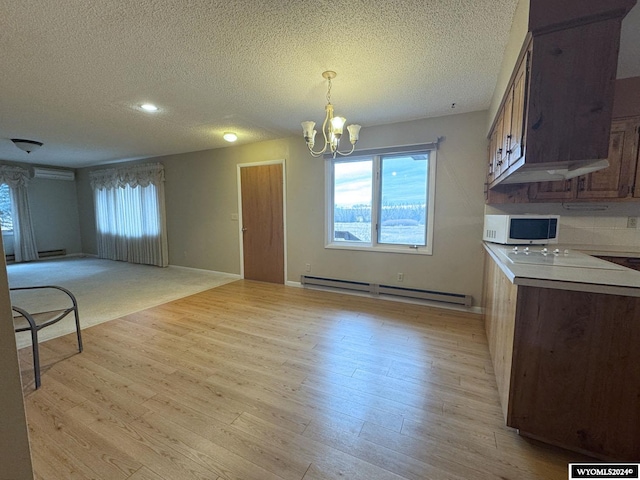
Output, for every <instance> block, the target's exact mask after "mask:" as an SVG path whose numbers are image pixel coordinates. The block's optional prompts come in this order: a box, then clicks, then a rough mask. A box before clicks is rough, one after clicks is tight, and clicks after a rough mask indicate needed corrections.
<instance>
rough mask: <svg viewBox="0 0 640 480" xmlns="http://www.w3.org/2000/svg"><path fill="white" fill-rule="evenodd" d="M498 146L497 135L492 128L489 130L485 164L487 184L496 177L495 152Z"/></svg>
mask: <svg viewBox="0 0 640 480" xmlns="http://www.w3.org/2000/svg"><path fill="white" fill-rule="evenodd" d="M497 148H498V135H497V132H496V131H495V130H494V131H493V132H491V136H490V137H489V155H488V157H489V159H488V164H487V184H489V185H491V182H493V181H494V180H495V179H496V163H497V160H496V152H497Z"/></svg>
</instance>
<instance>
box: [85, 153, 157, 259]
mask: <svg viewBox="0 0 640 480" xmlns="http://www.w3.org/2000/svg"><path fill="white" fill-rule="evenodd" d="M89 179H90V182H91V187H92V188H93V195H94V203H95V212H96V228H97V242H98V256H99V257H100V258H108V259H111V260H122V261H125V262H130V263H143V264H147V265H157V266H160V267H166V266H167V265H168V264H169V254H168V248H167V231H166V219H165V217H166V214H165V205H164V166H163V165H162V164H159V163H158V164H143V165H136V166H133V167H125V168H108V169H104V170H97V171H94V172H91V173H90V174H89Z"/></svg>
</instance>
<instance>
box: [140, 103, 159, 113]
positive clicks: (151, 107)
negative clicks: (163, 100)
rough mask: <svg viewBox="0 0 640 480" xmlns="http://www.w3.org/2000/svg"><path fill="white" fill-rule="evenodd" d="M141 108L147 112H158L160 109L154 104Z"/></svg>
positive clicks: (147, 104) (141, 106) (145, 104)
mask: <svg viewBox="0 0 640 480" xmlns="http://www.w3.org/2000/svg"><path fill="white" fill-rule="evenodd" d="M140 108H141V109H143V110H144V111H145V112H157V111H158V107H156V106H155V105H154V104H153V103H143V104H142V105H140Z"/></svg>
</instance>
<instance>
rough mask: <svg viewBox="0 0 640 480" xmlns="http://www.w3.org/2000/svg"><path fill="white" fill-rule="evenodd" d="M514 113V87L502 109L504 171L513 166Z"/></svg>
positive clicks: (502, 157)
mask: <svg viewBox="0 0 640 480" xmlns="http://www.w3.org/2000/svg"><path fill="white" fill-rule="evenodd" d="M512 113H513V86H512V87H511V88H510V89H509V92H508V93H507V96H506V98H505V100H504V106H503V107H502V144H501V147H500V148H501V149H502V154H501V156H500V161H501V162H502V163H501V164H500V166H501V167H502V171H504V170H506V169H507V168H508V167H509V165H511V163H513V162H511V161H510V157H511V139H512V138H513V135H512V133H511V129H512V125H511V121H512V120H511V119H512Z"/></svg>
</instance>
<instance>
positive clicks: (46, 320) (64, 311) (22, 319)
mask: <svg viewBox="0 0 640 480" xmlns="http://www.w3.org/2000/svg"><path fill="white" fill-rule="evenodd" d="M45 289H56V290H60V291H61V292H64V293H65V294H66V296H67V297H68V298H65V303H66V302H67V301H70V303H71V304H70V305H69V306H65V307H64V308H60V309H56V310H50V311H46V312H38V313H30V312H27V311H26V310H25V309H23V308H20V307H18V306H15V305H13V306H12V307H11V308H12V310H13V311H14V312H15V313H14V317H13V324H14V330H15V331H16V333H17V332H26V331H30V332H31V342H32V348H33V370H34V373H35V377H36V389H37V388H39V387H40V353H39V349H38V332H39V331H40V330H42V329H43V328H46V327H49V326H51V325H53V324H55V323H58V322H59V321H60V320H62V319H63V318H64V317H66V316H67V315H69V314H70V313H71V312H73V314H74V316H75V321H76V333H77V335H78V350H79V351H80V352H82V335H81V333H80V318H79V316H78V302H77V301H76V297H75V296H74V295H73V293H71V292H70V291H69V290H67V289H66V288H63V287H58V286H55V285H46V286H37V287H15V288H10V289H9V290H11V291H17V290H36V291H43V290H45Z"/></svg>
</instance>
